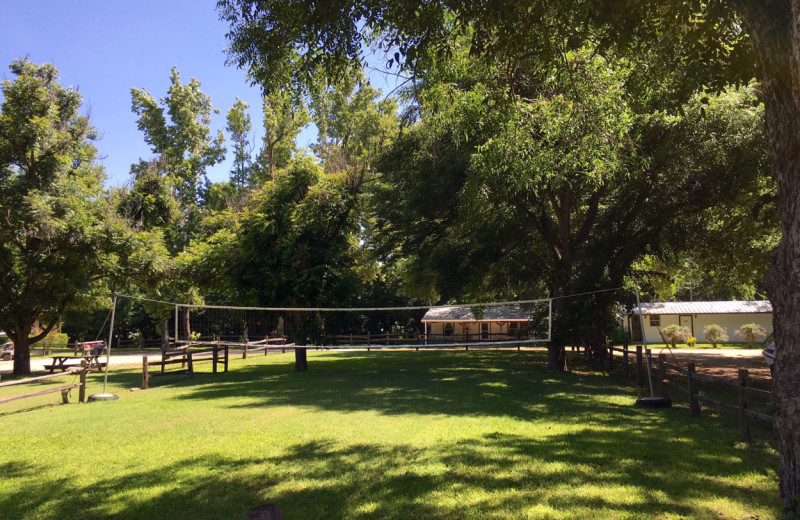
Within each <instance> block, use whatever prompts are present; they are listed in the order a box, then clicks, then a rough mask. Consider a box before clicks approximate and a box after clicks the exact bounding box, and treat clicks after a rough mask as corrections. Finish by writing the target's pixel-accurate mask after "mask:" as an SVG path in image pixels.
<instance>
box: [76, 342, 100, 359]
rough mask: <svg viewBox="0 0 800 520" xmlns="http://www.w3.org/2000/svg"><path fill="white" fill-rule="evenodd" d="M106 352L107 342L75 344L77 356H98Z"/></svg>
mask: <svg viewBox="0 0 800 520" xmlns="http://www.w3.org/2000/svg"><path fill="white" fill-rule="evenodd" d="M105 350H106V342H105V341H83V342H77V343H75V355H76V356H77V355H78V354H82V355H83V356H96V355H98V354H102V353H103V352H105Z"/></svg>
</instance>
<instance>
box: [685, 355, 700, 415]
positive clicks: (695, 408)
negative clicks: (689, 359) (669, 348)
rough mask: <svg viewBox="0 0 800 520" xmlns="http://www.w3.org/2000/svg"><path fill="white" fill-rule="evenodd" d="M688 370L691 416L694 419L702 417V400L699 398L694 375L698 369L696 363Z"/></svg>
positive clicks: (690, 364)
mask: <svg viewBox="0 0 800 520" xmlns="http://www.w3.org/2000/svg"><path fill="white" fill-rule="evenodd" d="M687 370H688V371H689V375H688V376H687V377H686V381H687V385H688V388H689V414H690V415H691V416H692V417H698V416H699V415H700V400H699V399H698V398H697V381H695V379H694V373H695V372H696V371H697V369H696V368H695V365H694V363H689V366H688V367H687Z"/></svg>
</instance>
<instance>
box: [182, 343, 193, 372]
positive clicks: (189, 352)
mask: <svg viewBox="0 0 800 520" xmlns="http://www.w3.org/2000/svg"><path fill="white" fill-rule="evenodd" d="M186 360H187V361H188V362H189V377H194V366H193V365H192V352H191V351H190V350H187V351H186ZM181 366H183V363H181Z"/></svg>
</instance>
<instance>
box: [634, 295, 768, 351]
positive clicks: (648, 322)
mask: <svg viewBox="0 0 800 520" xmlns="http://www.w3.org/2000/svg"><path fill="white" fill-rule="evenodd" d="M641 307H642V312H641V314H642V319H643V320H644V331H645V335H646V337H647V342H648V343H661V342H662V341H663V340H662V339H661V335H660V334H659V332H658V329H662V330H663V329H664V327H667V326H669V325H682V326H684V327H686V328H688V329H689V331H691V333H692V336H694V337H695V338H697V342H698V343H708V342H707V341H706V337H705V334H703V329H704V328H705V326H706V325H711V324H712V323H713V324H716V325H719V326H721V327H724V328H726V329H727V330H728V336H729V337H730V341H731V342H744V339H742V338H737V337H735V336H734V335H733V333H734V332H735V331H736V330H737V329H739V327H741V326H742V325H744V324H746V323H757V324H759V325H761V326H762V327H764V328H765V329H766V331H767V334H769V333H771V332H772V304H771V303H770V302H769V301H768V300H759V301H742V302H652V303H643V304H642V305H641ZM626 321H627V323H626V325H627V330H628V331H629V332H630V334H631V340H632V341H633V342H634V343H636V342H640V341H642V327H641V325H640V324H639V309H638V308H634V309H633V310H631V312H630V313H628V317H627V320H626Z"/></svg>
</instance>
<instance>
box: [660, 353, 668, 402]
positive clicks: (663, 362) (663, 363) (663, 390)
mask: <svg viewBox="0 0 800 520" xmlns="http://www.w3.org/2000/svg"><path fill="white" fill-rule="evenodd" d="M666 378H667V355H666V354H659V355H658V395H659V396H660V397H665V398H666V397H669V396H668V395H667V385H666V384H665V383H664V380H665V379H666Z"/></svg>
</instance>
